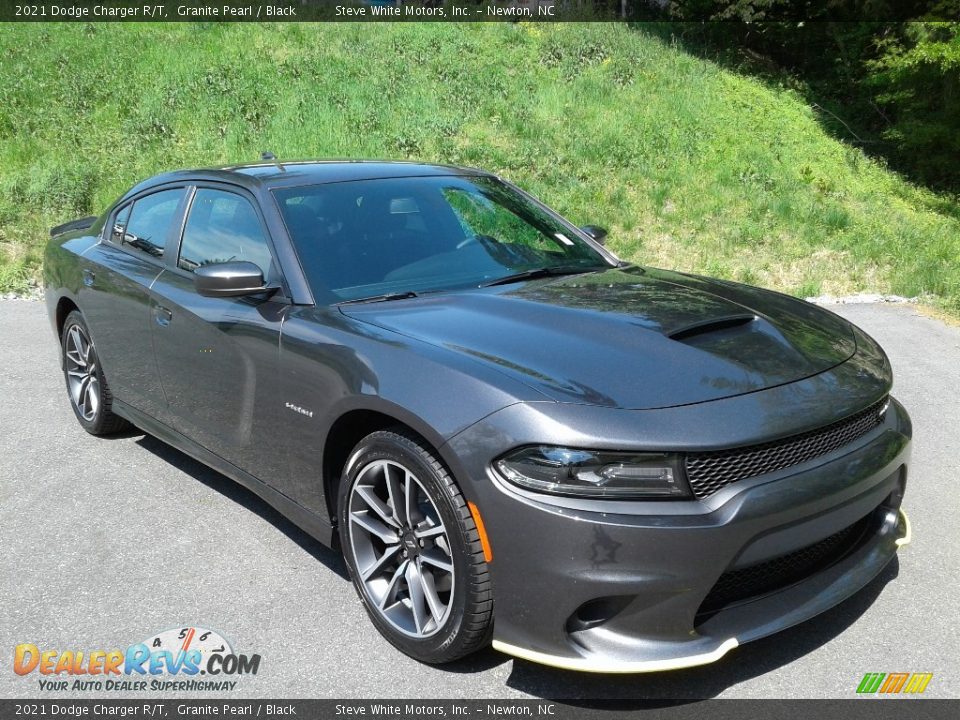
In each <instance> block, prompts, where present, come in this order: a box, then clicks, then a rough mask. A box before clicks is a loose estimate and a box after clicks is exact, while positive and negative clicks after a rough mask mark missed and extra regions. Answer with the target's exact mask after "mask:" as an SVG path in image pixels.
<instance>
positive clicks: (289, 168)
mask: <svg viewBox="0 0 960 720" xmlns="http://www.w3.org/2000/svg"><path fill="white" fill-rule="evenodd" d="M438 175H439V176H443V175H451V176H452V175H469V176H488V177H489V176H490V175H491V173H488V172H484V171H483V170H477V169H475V168H465V167H456V166H454V165H431V164H427V163H416V162H404V161H390V160H295V161H291V162H281V161H277V160H269V161H263V162H258V163H250V164H244V165H224V166H221V167H212V168H196V169H193V170H175V171H173V172H166V173H162V174H160V175H155V176H154V177H152V178H150V179H148V180H145V181H143V182H141V183H139V184H138V185H137V186H136V187H134V188H132V189H131V190H130V192H129V193H127V195H131V194H135V193H137V192H140V191H141V190H144V189H146V188H149V187H152V186H155V185H162V184H165V183H170V182H190V181H200V180H212V181H220V182H228V183H232V184H234V185H240V186H241V187H246V188H248V189H251V190H252V189H254V188H262V187H271V188H273V187H294V186H297V185H320V184H324V183H336V182H351V181H355V180H376V179H383V178H402V177H431V176H438Z"/></svg>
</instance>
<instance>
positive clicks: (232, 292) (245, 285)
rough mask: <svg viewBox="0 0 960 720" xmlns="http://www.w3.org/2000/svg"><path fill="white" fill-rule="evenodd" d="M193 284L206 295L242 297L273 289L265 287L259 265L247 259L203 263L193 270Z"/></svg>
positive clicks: (199, 292) (200, 292) (199, 291)
mask: <svg viewBox="0 0 960 720" xmlns="http://www.w3.org/2000/svg"><path fill="white" fill-rule="evenodd" d="M193 285H194V287H195V288H196V289H197V293H198V294H200V295H203V296H204V297H241V296H244V295H256V294H258V293H264V292H268V291H270V290H272V289H273V288H268V287H264V284H263V271H262V270H261V269H260V268H259V266H257V265H255V264H254V263H252V262H247V261H246V260H240V261H231V262H221V263H211V264H210V265H201V266H200V267H198V268H197V269H196V270H194V271H193Z"/></svg>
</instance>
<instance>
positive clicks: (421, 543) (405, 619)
mask: <svg viewBox="0 0 960 720" xmlns="http://www.w3.org/2000/svg"><path fill="white" fill-rule="evenodd" d="M347 512H348V518H349V532H350V540H351V542H350V546H351V552H352V553H353V560H354V563H353V565H354V567H355V568H356V572H357V574H358V576H359V580H360V582H361V583H362V584H363V587H364V589H365V591H366V594H367V596H368V598H369V601H370V605H371V606H372V607H373V608H375V609H376V611H377V612H378V614H379V615H381V616H382V617H383V618H384V619H385V620H386V621H387V622H388V623H390V625H392V626H393V627H394V628H396V629H397V630H399V631H400V632H401V633H403V634H405V635H407V636H410V637H414V638H426V637H430V636H431V635H433V634H435V633H436V632H438V631H439V630H440V628H442V627H443V625H444V623H445V622H446V620H447V618H448V617H449V615H450V609H451V606H452V604H453V603H452V601H453V589H454V582H455V579H456V578H455V572H454V563H453V559H452V557H451V550H450V547H451V546H450V538H449V536H448V534H447V528H446V527H444V524H443V521H442V520H441V518H440V513H439V512H438V511H437V507H436V505H435V504H434V503H433V501H432V500H431V499H430V497H429V495H428V494H427V492H426V490H425V489H424V486H423V484H421V482H420V480H418V479H417V477H416V475H415V474H414V473H412V472H411V471H410V470H408V469H407V468H405V467H404V466H403V465H401V464H400V463H397V462H394V461H392V460H378V461H374V462H371V463H370V464H369V465H367V466H366V467H365V468H363V469H362V470H361V471H360V473H359V474H358V475H357V477H356V480H355V481H354V483H353V487H352V488H351V491H350V500H349V506H348V509H347Z"/></svg>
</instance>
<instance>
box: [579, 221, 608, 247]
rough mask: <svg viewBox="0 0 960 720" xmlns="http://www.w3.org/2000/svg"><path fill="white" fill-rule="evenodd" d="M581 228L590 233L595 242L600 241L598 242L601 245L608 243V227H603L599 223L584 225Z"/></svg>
mask: <svg viewBox="0 0 960 720" xmlns="http://www.w3.org/2000/svg"><path fill="white" fill-rule="evenodd" d="M580 229H581V230H583V232H585V233H586V234H587V235H589V236H590V237H591V238H593V240H594V242H598V243H600V244H601V245H606V244H607V229H606V228H602V227H600V226H599V225H584V226H583V227H582V228H580Z"/></svg>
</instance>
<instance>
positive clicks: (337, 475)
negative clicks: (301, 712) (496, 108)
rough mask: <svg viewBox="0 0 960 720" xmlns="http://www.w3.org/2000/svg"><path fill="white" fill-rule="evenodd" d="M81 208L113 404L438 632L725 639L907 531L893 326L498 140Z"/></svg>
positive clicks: (62, 261) (793, 604) (271, 169)
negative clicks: (533, 161) (644, 218)
mask: <svg viewBox="0 0 960 720" xmlns="http://www.w3.org/2000/svg"><path fill="white" fill-rule="evenodd" d="M51 234H52V239H51V241H50V243H49V246H48V250H47V254H46V262H45V266H44V272H45V276H46V277H45V285H46V302H47V307H48V310H49V314H50V320H51V322H52V324H53V326H54V329H55V331H56V334H57V337H58V338H59V340H60V343H61V347H62V355H61V359H62V363H63V372H64V375H65V378H66V385H67V391H68V394H69V398H70V402H71V404H72V406H73V411H74V413H75V414H76V416H77V419H78V420H79V421H80V423H81V424H82V425H83V427H84V428H85V429H87V430H88V431H89V432H91V433H93V434H104V433H110V432H115V431H118V430H120V429H121V428H123V427H125V426H126V425H127V424H128V423H134V424H135V425H136V426H137V427H139V428H140V429H142V430H143V431H145V432H148V433H151V434H153V435H155V436H156V437H158V438H161V439H162V440H164V441H166V442H168V443H170V444H171V445H174V446H176V447H177V448H179V449H180V450H182V451H183V452H185V453H187V454H189V455H191V456H193V457H195V458H197V459H199V460H201V461H202V462H204V463H206V464H208V465H210V466H211V467H213V468H215V469H217V470H219V471H220V472H222V473H224V474H226V475H228V476H230V477H231V478H233V479H235V480H236V481H238V482H240V483H242V484H243V485H245V486H246V487H248V488H249V489H251V490H252V491H253V492H255V493H257V494H258V495H260V496H261V497H262V498H263V499H265V500H266V501H267V502H268V503H270V504H271V505H273V506H275V507H276V508H278V509H279V510H280V511H281V512H283V513H284V514H285V515H287V516H288V517H289V518H290V519H291V520H293V521H294V522H295V523H297V524H298V525H300V526H301V527H302V528H304V529H305V530H306V531H307V532H309V533H311V534H312V535H313V536H315V537H317V538H318V539H319V540H321V541H322V542H324V543H328V544H331V545H335V546H339V547H340V548H341V549H342V551H343V554H344V556H345V558H346V563H347V565H348V566H349V570H350V574H351V576H352V578H353V583H354V585H355V586H356V589H357V593H358V594H359V596H360V599H361V601H362V603H363V605H364V607H365V608H366V611H367V613H368V614H369V616H370V618H371V620H372V621H373V623H374V624H375V625H376V627H377V628H378V630H379V631H380V632H381V633H382V634H383V635H384V636H385V637H386V638H387V639H388V640H389V641H390V642H391V643H393V644H394V645H395V646H397V647H398V648H399V649H400V650H402V651H403V652H405V653H407V654H409V655H410V656H412V657H414V658H417V659H419V660H422V661H426V662H433V663H438V662H444V661H449V660H453V659H455V658H458V657H461V656H463V655H466V654H467V653H470V652H471V651H474V650H476V649H478V648H480V647H482V646H484V645H486V644H487V643H489V642H490V641H491V640H492V642H493V645H494V647H496V648H498V649H500V650H502V651H504V652H507V653H511V654H513V655H516V656H519V657H522V658H527V659H530V660H534V661H538V662H543V663H548V664H552V665H556V666H560V667H565V668H572V669H579V670H592V671H611V672H642V671H650V670H661V669H669V668H678V667H687V666H692V665H698V664H703V663H707V662H711V661H713V660H716V659H718V658H720V657H721V656H722V655H724V653H726V652H727V651H729V650H730V649H731V648H733V647H736V646H737V645H738V644H740V643H744V642H747V641H750V640H754V639H756V638H759V637H762V636H765V635H769V634H771V633H774V632H776V631H778V630H781V629H784V628H787V627H789V626H792V625H795V624H797V623H799V622H801V621H803V620H806V619H808V618H810V617H813V616H814V615H816V614H818V613H820V612H822V611H824V610H826V609H827V608H830V607H832V606H834V605H836V604H837V603H839V602H840V601H842V600H843V599H844V598H846V597H848V596H850V595H852V594H853V593H855V592H856V591H857V590H859V589H860V588H862V587H863V586H864V585H866V584H867V583H868V582H870V580H871V579H872V578H874V577H875V576H876V575H877V574H878V573H879V572H880V570H881V569H882V568H883V567H884V566H885V565H886V563H887V562H888V561H889V560H890V559H891V558H892V557H893V556H894V555H895V553H896V550H897V547H898V546H899V545H902V544H904V543H905V542H907V541H908V540H909V525H908V523H907V519H906V516H905V515H904V514H903V513H902V512H901V510H900V504H901V499H902V497H903V493H904V487H905V483H906V473H907V462H908V456H909V448H910V437H911V426H910V420H909V418H908V416H907V413H906V412H905V411H904V409H903V407H902V406H901V405H900V404H899V403H898V402H897V401H896V400H894V399H893V398H892V397H890V395H889V391H890V387H891V382H892V379H891V371H890V365H889V363H888V361H887V358H886V356H885V355H884V353H883V351H882V350H881V349H880V348H879V347H878V346H877V344H876V343H875V342H874V341H873V340H872V339H870V338H869V337H868V336H867V335H866V334H864V333H863V332H862V331H861V330H859V329H858V328H856V327H855V326H853V325H851V324H850V323H848V322H846V321H845V320H843V319H841V318H839V317H837V316H835V315H833V314H832V313H829V312H827V311H826V310H823V309H820V308H817V307H815V306H813V305H811V304H808V303H805V302H803V301H801V300H797V299H794V298H790V297H787V296H785V295H781V294H778V293H774V292H770V291H766V290H760V289H756V288H752V287H747V286H744V285H740V284H737V283H731V282H723V281H719V280H711V279H707V278H703V277H697V276H693V275H686V274H682V273H677V272H667V271H663V270H656V269H652V268H646V267H638V266H634V265H630V264H627V263H623V262H620V261H619V260H618V259H617V258H616V257H615V256H614V255H613V254H612V253H610V252H609V251H608V250H607V249H605V248H604V246H603V237H604V235H605V231H603V230H602V229H601V228H598V227H594V226H587V227H585V228H577V227H575V226H573V225H571V224H570V223H569V222H567V221H566V220H564V219H563V218H561V217H559V216H558V215H557V214H556V213H554V212H552V211H551V210H549V209H548V208H547V207H545V206H544V205H542V204H541V203H539V202H538V201H536V200H534V199H533V198H532V197H530V196H529V195H527V194H526V193H524V192H523V191H521V190H519V189H518V188H516V187H514V186H512V185H510V184H509V183H506V182H504V181H502V180H500V179H499V178H497V177H495V176H493V175H491V174H488V173H485V172H481V171H477V170H468V169H461V168H452V167H442V166H430V165H419V164H410V163H382V162H301V163H285V164H283V165H281V164H279V163H275V162H265V163H263V164H255V165H245V166H237V167H228V168H222V169H213V170H194V171H180V172H173V173H169V174H164V175H160V176H158V177H154V178H152V179H150V180H147V181H145V182H143V183H141V184H139V185H137V186H136V187H134V188H133V189H132V190H130V191H129V192H128V193H126V194H125V195H124V196H123V197H122V198H120V199H119V200H118V201H117V202H116V203H114V204H113V206H112V207H110V209H109V210H107V212H106V213H104V214H103V215H102V216H100V217H99V218H87V219H85V220H79V221H75V222H72V223H68V224H67V225H63V226H60V227H59V228H54V230H53V231H52V233H51Z"/></svg>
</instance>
